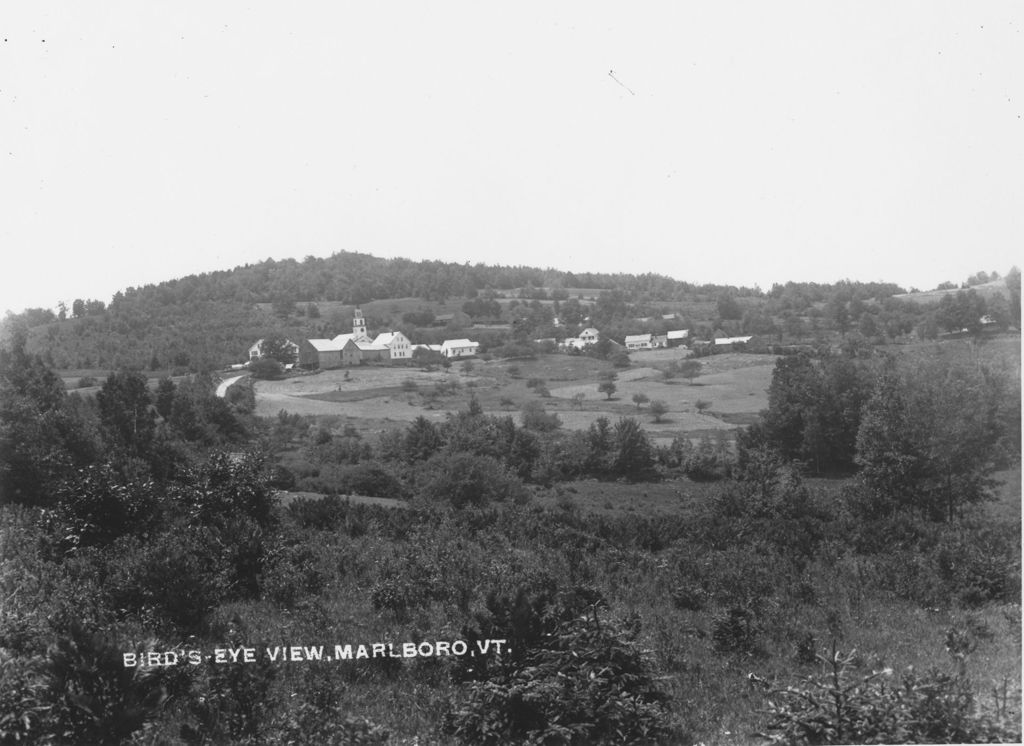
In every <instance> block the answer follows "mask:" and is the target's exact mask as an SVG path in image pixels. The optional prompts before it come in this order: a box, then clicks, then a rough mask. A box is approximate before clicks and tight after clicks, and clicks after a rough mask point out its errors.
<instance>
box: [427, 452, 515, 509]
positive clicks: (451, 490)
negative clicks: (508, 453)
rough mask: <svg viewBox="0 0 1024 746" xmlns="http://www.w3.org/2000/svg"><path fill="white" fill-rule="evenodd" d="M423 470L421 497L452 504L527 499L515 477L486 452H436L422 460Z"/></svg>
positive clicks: (462, 504) (457, 505)
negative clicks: (424, 461) (423, 478)
mask: <svg viewBox="0 0 1024 746" xmlns="http://www.w3.org/2000/svg"><path fill="white" fill-rule="evenodd" d="M424 472H425V474H424V476H425V477H426V478H425V480H424V484H423V492H422V493H423V495H424V497H426V498H428V499H430V500H434V501H439V502H440V501H447V502H450V503H451V504H452V506H454V507H456V508H461V507H465V506H469V505H475V506H482V505H487V504H488V503H490V502H495V501H497V502H505V501H514V502H525V501H526V499H527V494H526V490H525V489H524V488H523V483H522V482H521V481H520V480H519V478H518V477H516V476H515V475H514V474H512V473H511V472H509V471H508V470H507V469H506V468H505V467H504V466H502V465H501V462H499V461H498V460H497V459H494V458H492V457H490V456H477V455H474V454H471V453H462V452H456V453H446V454H438V455H437V456H434V457H433V458H431V459H430V460H429V461H428V462H427V463H426V464H425V466H424Z"/></svg>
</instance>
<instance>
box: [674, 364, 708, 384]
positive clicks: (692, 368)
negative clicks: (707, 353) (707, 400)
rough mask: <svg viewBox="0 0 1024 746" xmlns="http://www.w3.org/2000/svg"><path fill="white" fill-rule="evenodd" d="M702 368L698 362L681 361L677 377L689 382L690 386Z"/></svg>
mask: <svg viewBox="0 0 1024 746" xmlns="http://www.w3.org/2000/svg"><path fill="white" fill-rule="evenodd" d="M703 367H704V366H703V365H702V364H701V362H700V360H691V359H687V360H683V361H681V362H680V363H679V364H678V369H679V375H681V376H682V377H683V378H685V379H686V380H687V381H689V382H690V385H691V386H692V385H693V379H694V378H696V377H697V376H699V375H700V372H701V368H703Z"/></svg>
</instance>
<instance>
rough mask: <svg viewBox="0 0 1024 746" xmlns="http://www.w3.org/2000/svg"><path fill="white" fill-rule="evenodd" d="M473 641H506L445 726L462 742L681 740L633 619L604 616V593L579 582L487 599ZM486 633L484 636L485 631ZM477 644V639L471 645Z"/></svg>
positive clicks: (478, 672) (476, 676)
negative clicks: (553, 592) (569, 587)
mask: <svg viewBox="0 0 1024 746" xmlns="http://www.w3.org/2000/svg"><path fill="white" fill-rule="evenodd" d="M488 606H489V611H490V616H488V617H485V618H483V619H480V622H481V623H482V624H481V629H479V630H473V631H470V632H469V633H468V634H467V635H466V637H467V639H468V640H475V639H479V637H480V636H486V637H488V638H490V639H506V640H507V641H508V643H507V644H508V646H510V647H511V648H512V651H511V652H508V651H505V652H502V653H500V654H496V655H494V656H493V658H492V662H491V663H489V664H486V667H483V666H481V667H480V668H479V670H478V671H477V672H476V675H475V677H474V679H475V680H472V681H471V682H470V683H469V685H468V695H467V698H466V701H465V702H464V703H463V704H462V705H460V706H459V707H458V708H455V707H452V708H450V709H449V711H448V713H447V714H446V716H445V720H444V731H445V732H446V733H447V734H448V735H450V736H452V737H454V738H455V740H456V741H457V742H459V743H467V744H484V745H487V744H506V743H536V744H541V743H560V744H602V743H633V742H640V743H653V742H669V741H672V740H676V739H678V737H679V734H678V733H676V732H675V729H674V728H673V726H672V723H671V720H670V717H669V714H668V711H667V708H666V706H665V701H666V699H667V697H666V695H665V694H664V693H663V692H662V691H661V690H660V689H659V688H658V687H657V684H656V682H655V679H654V677H653V676H652V674H651V672H650V667H649V663H648V661H647V660H646V659H645V658H644V656H643V655H642V654H641V651H640V649H639V647H638V645H637V643H636V640H637V637H638V635H639V632H640V625H639V620H638V618H636V617H633V618H630V619H627V620H624V621H619V620H616V619H613V618H603V619H601V618H599V614H600V613H601V610H602V609H604V608H605V607H604V602H603V599H601V598H600V596H598V595H597V594H596V593H594V592H592V591H589V590H588V589H576V590H575V591H573V592H571V593H567V594H562V595H561V596H560V597H559V598H558V599H556V600H551V598H550V596H547V595H546V594H541V595H540V596H534V597H533V598H529V597H527V596H525V595H524V594H519V596H518V597H517V598H516V600H515V601H511V600H510V599H504V600H503V601H499V600H497V599H495V598H493V597H492V598H491V599H490V601H489V604H488ZM481 633H482V635H481ZM471 644H472V643H471Z"/></svg>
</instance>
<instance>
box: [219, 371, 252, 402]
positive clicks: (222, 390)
mask: <svg viewBox="0 0 1024 746" xmlns="http://www.w3.org/2000/svg"><path fill="white" fill-rule="evenodd" d="M242 378H245V376H235V377H234V378H225V379H224V380H223V381H221V382H220V385H219V386H217V396H219V397H221V398H222V399H223V398H224V396H225V395H226V394H227V393H228V389H229V388H230V387H231V384H233V383H234V382H235V381H238V380H240V379H242Z"/></svg>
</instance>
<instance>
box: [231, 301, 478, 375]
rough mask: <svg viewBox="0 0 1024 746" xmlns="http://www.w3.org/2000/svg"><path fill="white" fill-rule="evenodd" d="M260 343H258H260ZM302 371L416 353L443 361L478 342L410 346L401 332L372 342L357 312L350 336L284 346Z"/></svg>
mask: <svg viewBox="0 0 1024 746" xmlns="http://www.w3.org/2000/svg"><path fill="white" fill-rule="evenodd" d="M261 341H262V340H261ZM288 344H289V345H291V346H292V348H294V349H293V351H294V352H295V354H296V356H297V359H298V365H299V366H300V367H302V368H320V369H321V370H323V369H327V368H342V367H347V366H353V365H362V364H363V363H391V362H394V361H399V360H411V359H412V356H413V353H414V352H415V351H416V350H417V349H424V350H430V351H433V352H436V353H438V354H440V355H441V356H443V357H446V358H460V357H472V356H474V355H476V351H477V348H478V347H479V346H480V344H479V343H478V342H473V341H472V340H469V339H446V340H445V341H444V342H442V343H441V344H439V345H425V344H413V343H412V342H411V341H410V340H409V338H408V337H406V336H405V335H404V334H402V333H401V332H382V333H380V334H378V335H377V336H376V337H374V338H373V339H371V338H370V336H369V335H368V334H367V332H366V319H365V318H364V317H363V313H362V311H360V310H359V309H358V308H357V309H356V310H355V312H354V314H353V316H352V332H351V333H350V334H339V335H338V336H336V337H334V338H333V339H304V340H302V342H300V343H299V344H297V345H296V344H295V343H293V342H288ZM259 347H260V343H259V342H257V343H256V344H255V345H253V346H252V347H251V348H250V349H249V358H250V360H252V359H255V358H257V357H259V355H260V352H259Z"/></svg>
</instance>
